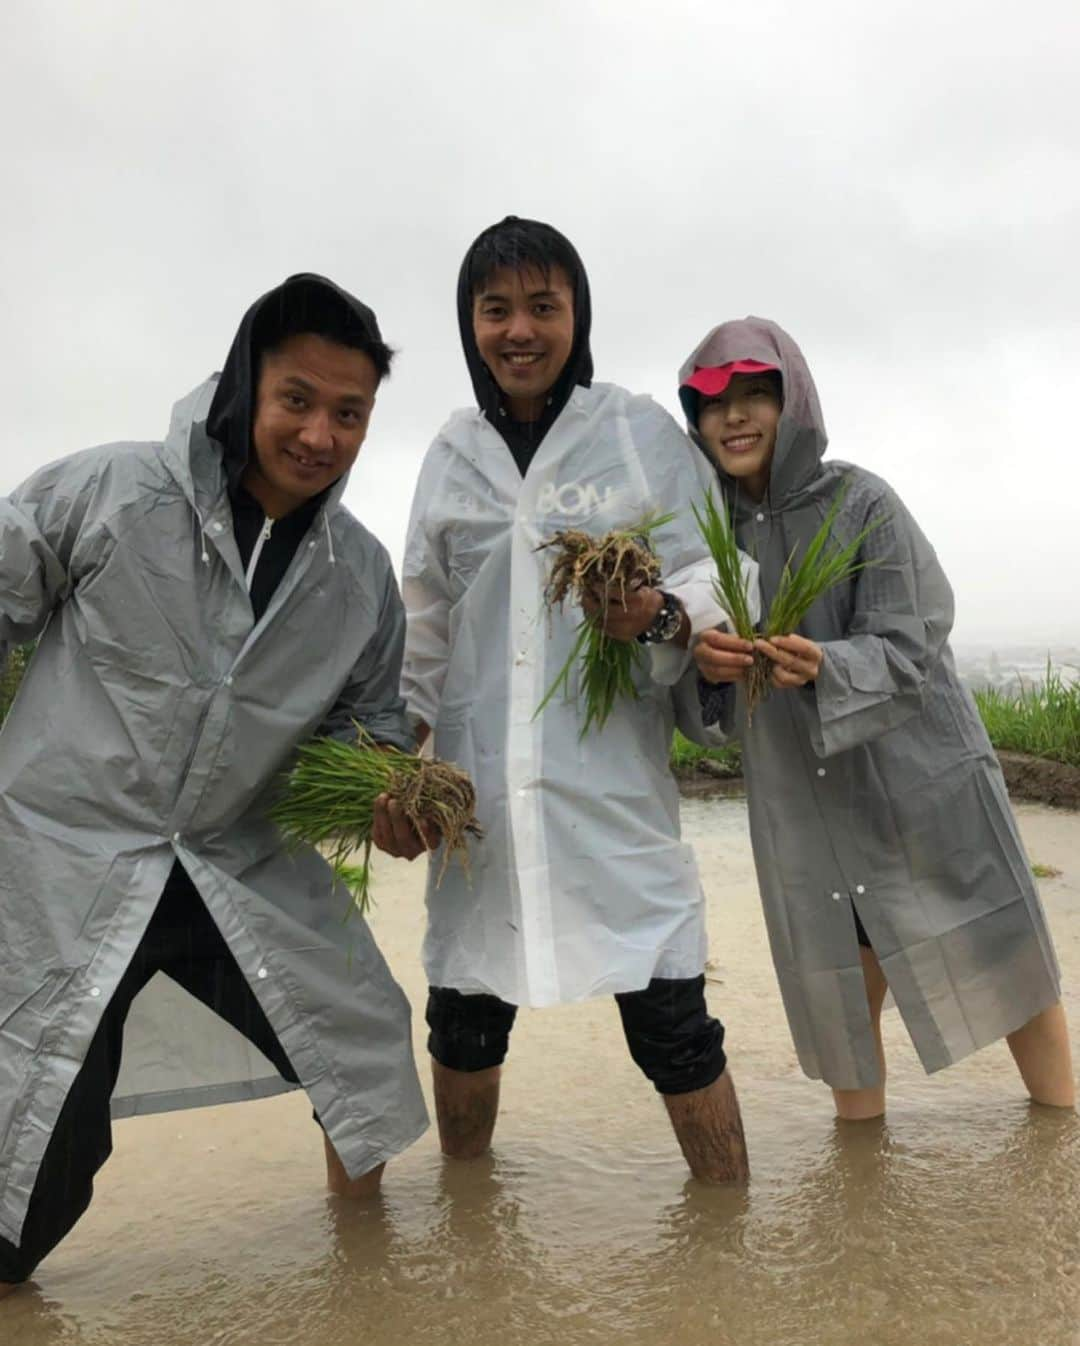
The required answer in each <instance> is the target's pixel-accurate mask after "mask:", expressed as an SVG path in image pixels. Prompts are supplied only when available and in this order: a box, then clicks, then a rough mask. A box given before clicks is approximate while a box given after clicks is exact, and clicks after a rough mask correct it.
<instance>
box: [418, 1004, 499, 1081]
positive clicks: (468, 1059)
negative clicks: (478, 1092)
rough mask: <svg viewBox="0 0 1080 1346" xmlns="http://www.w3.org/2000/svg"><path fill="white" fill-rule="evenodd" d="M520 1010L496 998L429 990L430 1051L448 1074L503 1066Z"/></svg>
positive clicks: (428, 1023)
mask: <svg viewBox="0 0 1080 1346" xmlns="http://www.w3.org/2000/svg"><path fill="white" fill-rule="evenodd" d="M516 1015H517V1006H516V1005H508V1004H507V1003H506V1001H505V1000H500V999H499V997H498V996H496V995H466V994H464V993H463V992H461V991H453V990H450V989H449V988H447V987H445V986H432V987H430V988H429V990H428V1002H427V1013H426V1014H425V1016H424V1017H425V1019H426V1020H427V1026H428V1028H429V1029H430V1030H431V1032H430V1033H429V1034H428V1051H429V1052H430V1053H431V1055H432V1056H433V1057H434V1058H435V1060H436V1061H438V1063H439V1065H441V1066H445V1067H446V1068H447V1070H466V1071H475V1070H490V1069H491V1067H492V1066H501V1065H502V1063H503V1062H504V1061H505V1060H506V1053H507V1051H508V1050H509V1047H510V1030H511V1028H513V1026H514V1019H515V1017H516Z"/></svg>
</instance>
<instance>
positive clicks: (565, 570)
mask: <svg viewBox="0 0 1080 1346" xmlns="http://www.w3.org/2000/svg"><path fill="white" fill-rule="evenodd" d="M674 517H675V516H674V515H673V514H664V515H661V516H659V517H653V518H649V519H645V520H643V521H642V522H641V523H640V524H638V525H637V526H636V527H634V528H616V529H612V530H611V531H610V532H608V533H605V534H604V535H603V537H600V538H595V537H593V536H592V535H591V534H589V533H585V532H582V531H581V530H580V529H576V528H566V529H563V530H561V531H560V532H558V533H556V534H555V535H554V536H553V537H550V538H549V539H548V540H547V541H546V542H543V543H541V544H540V546H539V547H538V548H537V550H538V551H543V550H545V549H546V548H548V547H551V548H554V549H555V559H554V561H553V562H552V566H551V570H550V572H549V574H548V581H547V584H546V586H545V588H544V604H545V606H546V607H547V609H548V611H549V612H551V611H553V610H554V609H555V608H562V606H563V604H564V603H565V602H566V600H567V599H568V598H572V599H573V600H575V601H576V602H578V603H581V604H583V605H584V604H585V603H586V602H590V603H591V604H593V605H595V607H596V612H595V614H594V615H590V614H588V613H587V614H586V615H585V616H584V617H583V618H582V619H581V621H580V623H579V624H578V627H577V635H576V638H575V640H574V645H573V648H572V649H571V651H570V654H569V656H568V657H567V660H566V662H565V663H564V664H563V666H562V668H561V669H560V670H559V672H558V674H557V675H556V677H555V680H554V682H553V683H552V684H551V686H550V688H549V689H548V691H547V693H546V695H545V696H544V699H543V700H542V701H541V702H540V704H539V706H537V708H536V715H539V714H540V712H541V711H542V710H543V709H544V708H545V706H547V704H548V702H549V701H550V700H551V699H552V697H553V696H555V695H556V694H557V693H558V692H560V691H561V692H562V693H563V695H564V696H566V697H567V698H569V697H570V696H572V694H573V693H572V688H571V674H572V672H573V670H574V669H575V667H576V668H578V670H579V672H578V695H579V696H580V697H581V698H582V699H583V701H584V705H585V718H584V720H583V722H582V726H581V733H580V737H581V738H584V737H585V735H586V734H587V733H588V732H589V730H590V729H591V728H592V726H593V725H594V724H595V725H596V727H597V729H603V727H604V725H605V724H606V723H607V720H608V717H609V716H610V714H611V712H612V710H614V708H615V703H616V701H618V699H619V698H620V697H623V696H625V697H629V698H630V699H631V700H637V696H638V691H637V684H636V683H635V681H634V673H635V670H636V669H638V668H639V667H640V666H641V665H642V664H643V663H644V660H645V650H644V648H643V647H642V646H641V645H640V644H638V642H637V641H636V640H630V641H624V640H612V639H611V637H610V636H608V635H607V634H606V633H605V632H604V629H603V622H604V620H605V618H606V616H607V610H608V606H609V604H610V603H611V602H612V600H613V598H614V599H616V600H617V601H618V602H620V603H621V602H625V600H626V594H627V592H628V591H631V592H632V591H633V590H634V589H638V588H652V587H654V586H655V585H656V583H657V581H658V580H659V578H660V562H659V560H658V559H657V556H656V554H655V552H654V551H653V549H652V546H651V544H650V541H649V538H650V535H651V534H652V533H653V532H655V531H656V529H657V528H661V527H663V525H664V524H666V523H670V522H671V520H672V519H673V518H674ZM534 718H535V716H534Z"/></svg>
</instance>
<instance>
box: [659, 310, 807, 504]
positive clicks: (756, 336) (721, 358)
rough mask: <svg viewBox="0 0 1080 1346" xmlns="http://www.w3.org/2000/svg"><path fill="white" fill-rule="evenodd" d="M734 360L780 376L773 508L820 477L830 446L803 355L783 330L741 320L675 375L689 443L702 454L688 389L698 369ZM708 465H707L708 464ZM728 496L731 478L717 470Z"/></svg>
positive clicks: (716, 331)
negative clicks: (762, 366) (780, 406)
mask: <svg viewBox="0 0 1080 1346" xmlns="http://www.w3.org/2000/svg"><path fill="white" fill-rule="evenodd" d="M735 360H757V361H760V362H761V363H762V364H767V365H773V366H774V367H775V368H776V369H778V370H779V371H780V378H781V381H782V384H783V398H784V404H783V412H782V413H781V416H780V424H779V426H778V427H777V431H776V449H775V451H774V453H773V460H772V467H771V469H770V479H769V492H768V494H769V499H770V501H771V503H772V505H773V507H774V508H778V507H779V506H780V505H782V504H788V503H791V501H792V500H793V499H794V497H795V496H797V495H798V494H799V493H800V492H802V491H803V490H804V489H805V487H806V486H807V485H808V483H809V482H811V481H812V480H813V478H814V477H816V476H817V475H818V467H819V465H820V463H821V459H822V457H823V456H824V453H825V447H826V445H827V444H828V436H827V435H826V433H825V421H824V418H823V417H822V414H821V404H820V403H819V401H818V395H817V389H816V388H815V387H814V380H813V378H812V377H811V374H810V369H809V367H808V365H807V363H806V359H805V357H804V356H803V353H802V351H801V350H800V349H799V347H798V346H797V345H796V344H795V342H794V341H793V340H792V339H791V337H789V336H788V334H787V333H786V332H785V331H784V330H783V328H781V327H778V326H777V325H776V323H774V322H769V321H768V319H766V318H742V319H740V320H738V321H736V322H725V323H721V324H720V326H719V327H714V328H713V329H712V331H711V332H710V333H709V334H708V336H707V337H706V338H705V339H704V341H702V342H701V344H700V345H699V346H698V347H697V348H696V349H695V350H694V352H693V353H692V354H691V356H690V357H689V359H688V360H687V361H686V363H685V364H684V365H683V366H682V368H681V369H680V370H679V400H680V401H681V402H682V406H683V411H684V412H685V413H686V420H687V424H688V427H689V430H690V435H691V438H692V439H693V440H694V442H695V443H696V444H697V445H698V447H699V448H701V450H702V452H705V448H704V445H703V444H702V442H701V437H700V435H699V434H698V428H697V413H698V406H699V404H700V394H699V393H698V392H697V391H696V390H695V389H694V388H690V387H688V386H687V380H688V379H690V378H691V377H692V376H693V373H694V371H695V370H696V369H710V368H715V367H716V366H717V365H726V364H730V363H731V362H732V361H735ZM710 461H711V459H710ZM716 470H717V473H718V475H719V477H720V479H721V481H722V482H723V483H724V485H725V487H728V488H730V490H731V493H732V495H737V494H738V491H737V485H738V484H737V482H736V480H735V478H734V477H731V476H729V475H728V473H726V472H723V471H721V469H720V468H717V469H716Z"/></svg>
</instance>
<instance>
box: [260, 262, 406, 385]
mask: <svg viewBox="0 0 1080 1346" xmlns="http://www.w3.org/2000/svg"><path fill="white" fill-rule="evenodd" d="M309 334H310V335H312V336H320V337H323V338H324V339H325V340H326V341H332V342H334V344H335V345H338V346H347V347H348V348H349V349H350V350H357V351H362V352H363V353H364V354H365V355H366V356H367V357H368V358H369V359H370V361H371V363H372V364H373V365H374V366H375V372H376V374H377V375H378V376H379V382H380V383H381V382H382V380H383V379H384V378H386V377H387V376H388V375H389V373H390V366H391V363H392V362H393V359H394V356H395V355H396V354H397V352H396V351H395V350H394V349H393V347H391V346H388V345H387V344H386V342H385V341H383V340H382V338H381V336H379V335H377V333H373V332H372V331H371V330H370V328H369V327H368V326H367V325H366V324H365V323H364V322H363V321H362V320H361V318H360V316H359V315H358V314H357V313H356V311H355V310H354V309H353V308H351V307H350V306H349V305H348V304H347V303H346V302H345V301H344V299H343V298H341V297H340V296H339V295H338V294H336V293H334V292H333V291H331V290H328V289H326V288H324V287H322V286H314V285H313V286H306V285H302V286H293V287H290V289H288V290H286V291H283V294H282V297H281V300H280V302H279V303H277V304H267V305H264V307H263V308H262V309H261V310H260V312H259V314H258V317H257V318H256V320H255V325H254V328H253V331H252V347H253V349H254V350H255V351H256V352H257V353H258V357H259V364H260V365H261V363H262V357H263V356H264V355H270V354H272V353H273V352H274V351H277V350H280V348H281V347H282V346H283V345H284V344H285V342H286V341H288V340H289V339H290V338H291V337H295V336H307V335H309Z"/></svg>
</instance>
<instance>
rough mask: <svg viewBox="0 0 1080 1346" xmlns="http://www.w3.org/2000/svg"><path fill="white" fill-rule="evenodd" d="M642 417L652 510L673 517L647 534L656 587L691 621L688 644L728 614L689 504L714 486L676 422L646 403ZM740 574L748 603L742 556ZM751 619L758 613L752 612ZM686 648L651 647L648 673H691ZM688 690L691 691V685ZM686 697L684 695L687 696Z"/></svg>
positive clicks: (667, 679) (747, 571)
mask: <svg viewBox="0 0 1080 1346" xmlns="http://www.w3.org/2000/svg"><path fill="white" fill-rule="evenodd" d="M648 407H649V410H650V412H651V413H652V414H651V415H649V414H648V413H647V414H646V415H645V416H644V418H643V434H642V440H643V442H642V444H641V445H640V446H639V453H640V459H641V463H642V468H643V470H644V472H645V475H646V478H647V480H648V488H647V489H648V494H649V499H650V501H651V504H652V513H653V514H659V515H666V514H670V515H673V516H674V517H673V518H672V519H670V520H669V522H668V523H666V524H664V525H663V526H662V527H661V528H658V529H657V530H656V531H655V532H654V533H653V534H652V542H653V545H654V547H655V548H656V552H657V555H658V556H659V557H660V561H661V564H662V566H663V574H662V578H661V580H660V583H661V586H662V587H663V588H664V589H665V590H666V591H667V592H668V593H673V594H674V595H675V597H676V598H678V599H679V601H680V602H681V603H682V605H683V607H684V609H685V610H686V615H687V617H688V618H689V619H690V647H692V646H693V642H694V637H695V636H696V635H697V634H698V633H699V632H701V631H704V630H706V629H708V628H709V627H713V626H724V625H727V624H728V615H727V613H726V612H725V611H724V609H723V608H722V607H721V606H720V604H719V603H718V601H717V598H716V594H715V591H714V589H713V564H712V558H711V556H710V555H709V552H708V549H707V548H706V546H705V543H704V541H703V540H702V538H701V534H700V533H699V532H698V528H697V524H696V522H695V521H694V514H693V511H692V509H691V508H690V506H691V503H693V504H697V505H700V503H701V501H702V500H703V499H704V497H705V496H706V495H708V493H709V492H710V491H711V490H713V489H714V487H715V478H714V475H713V472H712V469H711V468H710V467H709V465H708V463H707V462H706V460H705V457H704V455H703V454H702V453H701V452H700V451H699V450H698V449H696V448H695V447H694V446H693V444H691V443H690V441H689V439H687V437H686V435H685V434H684V433H683V432H682V430H680V429H679V427H678V425H677V424H676V423H675V421H674V420H673V419H672V418H671V417H670V416H669V415H668V414H667V412H665V411H662V410H661V408H660V407H658V406H656V404H655V403H652V402H651V401H650V402H649V403H648ZM743 573H744V576H745V577H746V580H747V585H748V591H749V593H750V594H751V602H752V603H754V604H756V603H757V601H758V583H757V565H756V563H755V562H754V561H752V560H751V559H750V557H748V556H744V557H743ZM754 617H755V620H756V619H757V612H756V611H755V613H754ZM690 647H688V648H687V649H685V650H681V649H678V648H677V647H674V646H671V645H650V646H649V656H650V660H651V665H652V676H653V678H654V680H655V681H656V682H658V683H660V684H661V685H662V686H674V685H675V684H676V683H677V682H679V681H680V679H682V678H683V677H684V676H690V675H693V674H694V670H693V668H692V667H691V654H690ZM690 690H693V689H692V688H691V689H690ZM687 699H688V700H689V698H687Z"/></svg>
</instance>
